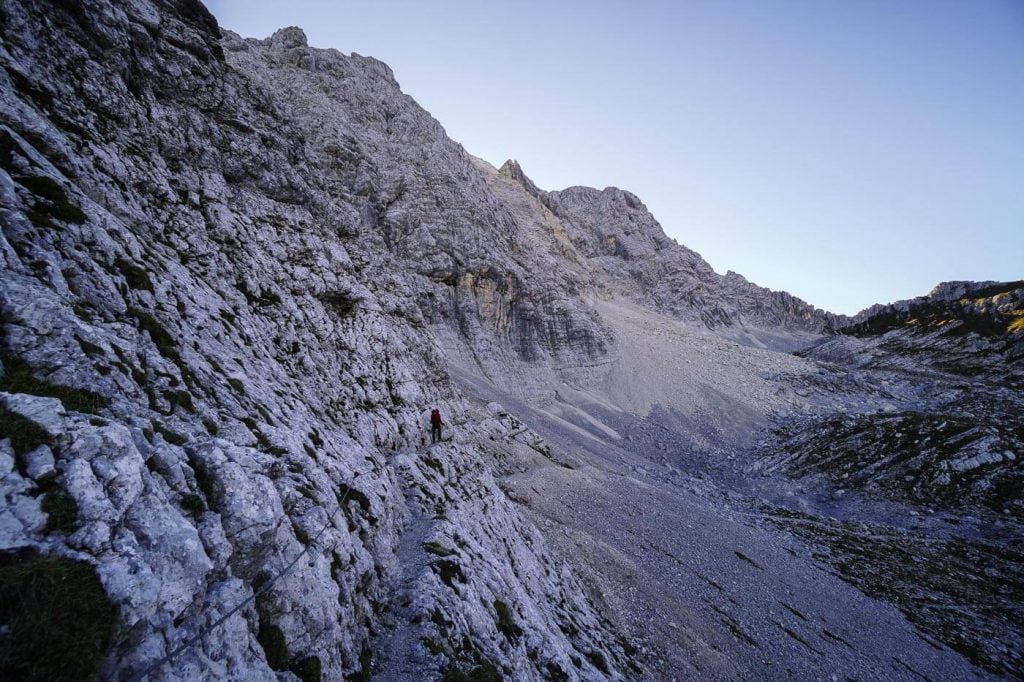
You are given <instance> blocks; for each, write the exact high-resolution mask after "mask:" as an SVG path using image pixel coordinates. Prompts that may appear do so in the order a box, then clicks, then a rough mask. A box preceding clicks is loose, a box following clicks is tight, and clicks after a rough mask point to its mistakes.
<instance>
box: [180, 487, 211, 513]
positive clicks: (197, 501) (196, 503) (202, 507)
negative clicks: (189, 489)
mask: <svg viewBox="0 0 1024 682" xmlns="http://www.w3.org/2000/svg"><path fill="white" fill-rule="evenodd" d="M181 508H182V509H184V510H185V511H187V512H188V513H189V514H190V515H191V516H192V518H194V519H198V518H199V517H200V516H202V515H203V512H204V511H206V502H205V501H203V498H202V496H201V495H196V494H195V493H187V494H185V495H183V496H182V497H181Z"/></svg>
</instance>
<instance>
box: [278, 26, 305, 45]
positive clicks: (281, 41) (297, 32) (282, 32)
mask: <svg viewBox="0 0 1024 682" xmlns="http://www.w3.org/2000/svg"><path fill="white" fill-rule="evenodd" d="M268 40H269V41H270V43H271V44H272V45H277V46H280V47H283V48H286V49H287V48H290V47H309V41H307V40H306V32H305V31H303V30H302V29H301V28H299V27H298V26H285V27H284V28H279V29H277V30H276V31H274V33H273V34H272V35H271V36H270V38H268Z"/></svg>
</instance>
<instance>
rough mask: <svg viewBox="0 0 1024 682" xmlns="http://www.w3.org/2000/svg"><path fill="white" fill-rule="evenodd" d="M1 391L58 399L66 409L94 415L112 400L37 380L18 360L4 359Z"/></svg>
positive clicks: (0, 382)
mask: <svg viewBox="0 0 1024 682" xmlns="http://www.w3.org/2000/svg"><path fill="white" fill-rule="evenodd" d="M0 391H5V392H7V393H27V394H29V395H40V396H45V397H47V398H57V399H58V400H60V401H61V403H62V404H63V405H64V407H65V408H66V409H69V410H74V411H75V412H90V413H93V412H97V411H99V410H101V409H103V408H104V407H107V406H108V405H110V399H109V398H107V397H105V396H102V395H100V394H99V393H93V392H92V391H87V390H85V389H83V388H72V387H71V386H61V385H60V384H54V383H50V382H48V381H45V380H43V379H38V378H36V376H35V375H34V374H33V373H32V369H31V368H30V367H29V366H28V365H27V364H25V363H24V362H22V361H21V360H18V359H17V358H9V357H5V358H4V375H3V377H0Z"/></svg>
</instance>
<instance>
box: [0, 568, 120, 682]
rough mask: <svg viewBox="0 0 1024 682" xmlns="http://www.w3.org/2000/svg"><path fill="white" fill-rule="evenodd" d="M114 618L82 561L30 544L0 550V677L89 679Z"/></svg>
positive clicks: (114, 612)
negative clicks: (44, 553) (0, 633)
mask: <svg viewBox="0 0 1024 682" xmlns="http://www.w3.org/2000/svg"><path fill="white" fill-rule="evenodd" d="M118 618H119V613H118V608H117V606H116V605H115V604H114V603H112V602H111V601H110V599H109V598H108V597H107V595H106V594H105V593H104V592H103V587H102V585H101V584H100V581H99V578H98V577H97V575H96V569H95V568H93V567H92V566H91V565H89V564H87V563H86V562H84V561H77V560H74V559H66V558H64V557H59V556H45V555H42V554H39V552H38V551H37V550H35V549H33V548H23V549H20V550H15V551H4V552H0V632H3V636H0V678H2V679H7V680H26V681H27V682H36V681H42V680H48V681H53V682H64V681H65V680H67V681H71V680H88V679H92V678H94V677H95V676H96V674H97V671H98V669H99V666H100V664H101V663H102V661H103V659H104V658H105V657H106V654H107V651H108V649H109V647H110V644H111V639H112V637H113V634H114V629H115V627H116V626H117V622H118Z"/></svg>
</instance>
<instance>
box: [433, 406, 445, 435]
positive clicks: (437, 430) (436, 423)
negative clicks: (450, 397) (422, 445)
mask: <svg viewBox="0 0 1024 682" xmlns="http://www.w3.org/2000/svg"><path fill="white" fill-rule="evenodd" d="M442 424H444V422H443V421H441V410H439V409H437V408H436V407H435V408H434V409H433V411H432V412H431V413H430V442H431V443H436V442H438V441H439V440H441V425H442Z"/></svg>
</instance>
